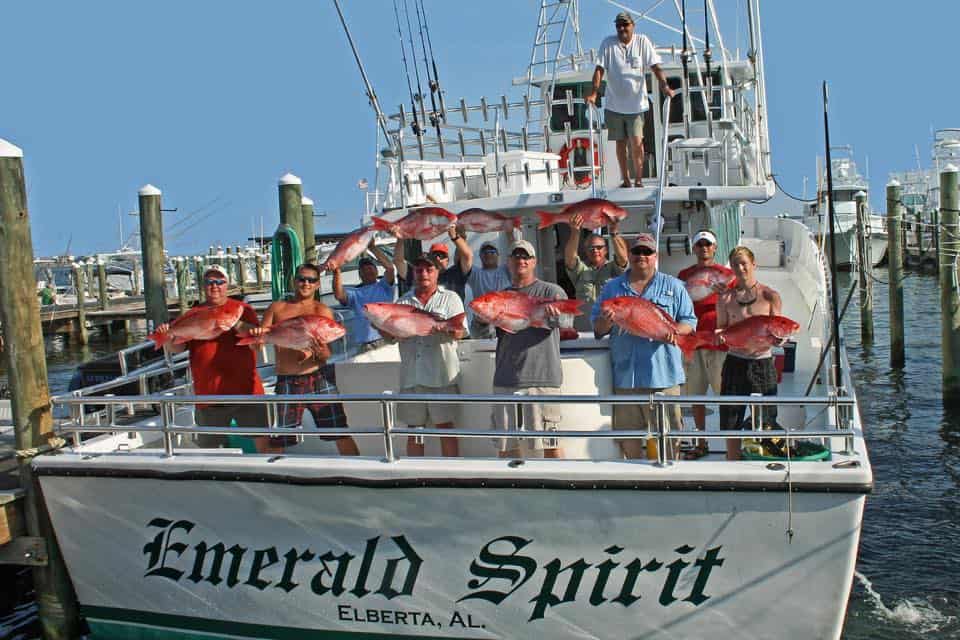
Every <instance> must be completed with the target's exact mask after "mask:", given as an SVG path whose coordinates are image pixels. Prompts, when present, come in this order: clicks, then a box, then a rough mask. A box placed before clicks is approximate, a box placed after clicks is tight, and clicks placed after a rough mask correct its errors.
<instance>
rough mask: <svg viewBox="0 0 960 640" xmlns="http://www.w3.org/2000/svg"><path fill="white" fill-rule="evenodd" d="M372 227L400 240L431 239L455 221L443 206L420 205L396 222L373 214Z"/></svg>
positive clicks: (455, 218)
mask: <svg viewBox="0 0 960 640" xmlns="http://www.w3.org/2000/svg"><path fill="white" fill-rule="evenodd" d="M372 220H373V228H374V229H376V230H377V231H386V232H387V233H390V234H393V235H395V236H396V237H397V238H399V239H401V240H432V239H433V238H436V237H437V236H438V235H440V234H441V233H443V232H444V231H446V230H447V227H449V226H450V223H451V222H456V221H457V216H455V215H453V214H452V213H450V212H449V211H447V210H446V209H444V208H443V207H421V208H420V209H414V210H413V211H411V212H410V213H408V214H407V215H405V216H404V217H403V218H400V219H399V220H397V221H396V222H391V221H390V220H386V219H384V218H378V217H377V216H373V218H372Z"/></svg>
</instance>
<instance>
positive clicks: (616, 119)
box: [585, 11, 673, 187]
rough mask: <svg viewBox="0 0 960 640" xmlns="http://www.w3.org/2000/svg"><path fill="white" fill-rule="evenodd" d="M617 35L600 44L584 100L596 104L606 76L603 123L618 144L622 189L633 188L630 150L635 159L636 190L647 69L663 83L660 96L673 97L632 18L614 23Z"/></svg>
mask: <svg viewBox="0 0 960 640" xmlns="http://www.w3.org/2000/svg"><path fill="white" fill-rule="evenodd" d="M614 26H616V28H617V35H615V36H609V37H607V38H605V39H604V40H603V42H602V43H601V44H600V56H599V59H598V62H597V68H596V69H595V70H594V72H593V90H592V91H591V92H590V94H589V95H587V97H586V98H585V100H586V101H587V102H589V103H591V104H596V103H597V94H598V93H599V91H600V82H601V81H602V80H603V79H604V76H606V79H607V89H606V93H605V96H604V97H605V98H606V105H605V107H604V110H603V113H604V120H605V121H606V124H607V135H608V138H609V139H610V140H615V141H616V143H617V162H618V163H619V164H620V176H621V177H622V178H623V182H622V183H621V185H620V186H621V187H630V186H631V182H630V168H631V166H630V165H629V164H628V163H627V147H628V145H629V150H630V155H631V156H632V157H633V163H632V169H633V183H632V186H634V187H642V186H643V184H641V180H642V179H643V120H644V117H645V116H646V113H647V110H648V109H649V107H650V104H649V101H648V100H647V89H646V86H647V82H646V74H647V69H650V70H651V71H653V74H654V75H655V76H656V77H657V81H658V82H659V83H660V93H661V94H663V95H667V96H673V89H671V88H670V87H669V86H668V85H667V77H666V76H665V75H664V74H663V71H662V70H661V69H660V56H659V55H658V54H657V50H656V47H654V46H653V43H652V42H651V41H650V38H648V37H647V36H645V35H643V34H640V33H634V24H633V16H631V15H630V13H628V12H626V11H624V12H623V13H618V14H617V17H616V19H615V20H614Z"/></svg>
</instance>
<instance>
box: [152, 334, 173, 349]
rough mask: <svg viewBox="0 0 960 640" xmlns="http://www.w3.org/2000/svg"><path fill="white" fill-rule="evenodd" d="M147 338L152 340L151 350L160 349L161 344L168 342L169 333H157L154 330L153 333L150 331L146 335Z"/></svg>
mask: <svg viewBox="0 0 960 640" xmlns="http://www.w3.org/2000/svg"><path fill="white" fill-rule="evenodd" d="M147 340H151V341H153V350H154V351H159V350H160V349H162V348H163V345H165V344H167V343H168V342H170V334H169V333H157V332H156V331H154V332H153V333H151V334H150V335H148V336H147Z"/></svg>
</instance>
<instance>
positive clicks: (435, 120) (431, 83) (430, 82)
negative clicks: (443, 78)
mask: <svg viewBox="0 0 960 640" xmlns="http://www.w3.org/2000/svg"><path fill="white" fill-rule="evenodd" d="M413 8H414V10H415V11H416V12H417V27H418V28H419V29H420V47H421V49H422V50H423V68H424V69H425V70H426V72H427V86H428V87H430V108H431V109H432V111H431V112H430V123H431V124H432V125H433V126H435V127H436V128H437V140H438V141H439V143H440V157H441V158H442V157H443V132H442V131H441V130H440V118H439V117H438V116H437V98H436V96H435V95H434V92H435V91H436V86H437V83H436V81H435V80H434V79H433V78H432V77H431V76H430V64H429V62H428V61H427V40H426V38H425V37H424V36H423V23H424V22H426V20H427V17H426V15H424V16H423V19H421V17H420V3H419V2H417V0H414V2H413Z"/></svg>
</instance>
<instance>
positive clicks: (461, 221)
mask: <svg viewBox="0 0 960 640" xmlns="http://www.w3.org/2000/svg"><path fill="white" fill-rule="evenodd" d="M457 224H458V225H463V228H464V229H466V230H467V231H473V232H474V233H486V232H489V231H510V230H511V229H519V228H520V217H519V216H516V217H511V216H505V215H503V214H502V213H499V212H498V211H487V210H486V209H476V208H474V209H467V210H466V211H464V212H462V213H461V214H460V215H458V216H457Z"/></svg>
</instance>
